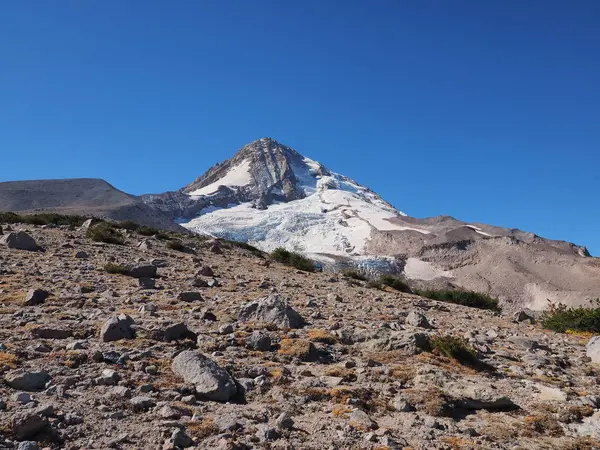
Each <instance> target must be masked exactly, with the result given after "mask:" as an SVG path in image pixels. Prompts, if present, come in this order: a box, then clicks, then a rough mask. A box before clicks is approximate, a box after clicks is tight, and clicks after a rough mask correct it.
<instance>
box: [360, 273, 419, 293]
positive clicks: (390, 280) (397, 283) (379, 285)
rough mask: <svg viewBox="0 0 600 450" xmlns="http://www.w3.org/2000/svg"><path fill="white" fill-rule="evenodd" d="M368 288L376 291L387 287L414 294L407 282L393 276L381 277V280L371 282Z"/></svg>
mask: <svg viewBox="0 0 600 450" xmlns="http://www.w3.org/2000/svg"><path fill="white" fill-rule="evenodd" d="M367 286H369V287H371V288H375V289H383V288H384V287H385V286H388V287H391V288H392V289H395V290H397V291H400V292H407V293H410V292H412V289H411V288H410V286H409V285H408V283H407V282H406V281H404V280H403V279H402V278H399V277H395V276H393V275H381V276H380V277H379V278H377V279H375V280H371V281H369V283H368V284H367Z"/></svg>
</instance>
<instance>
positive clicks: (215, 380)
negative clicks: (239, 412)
mask: <svg viewBox="0 0 600 450" xmlns="http://www.w3.org/2000/svg"><path fill="white" fill-rule="evenodd" d="M171 369H172V370H173V373H175V374H176V375H179V376H180V377H182V378H183V380H184V381H185V382H186V383H190V384H193V385H195V386H196V392H197V393H198V394H200V395H202V396H203V397H206V398H207V399H209V400H214V401H218V402H226V401H228V400H229V399H231V398H232V397H233V396H234V395H236V393H237V386H236V384H235V381H234V380H233V378H231V375H229V373H228V372H227V371H226V370H225V369H223V368H222V367H221V366H219V365H218V364H217V363H216V362H215V361H213V360H212V359H210V358H208V357H206V356H204V355H203V354H201V353H198V352H195V351H192V350H186V351H184V352H181V353H180V354H179V355H177V356H176V357H175V359H173V363H172V365H171Z"/></svg>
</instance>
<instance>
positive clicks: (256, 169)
mask: <svg viewBox="0 0 600 450" xmlns="http://www.w3.org/2000/svg"><path fill="white" fill-rule="evenodd" d="M183 192H184V193H186V194H187V195H188V196H189V197H190V198H191V199H193V200H196V201H202V202H204V204H205V206H204V208H202V209H201V210H200V211H199V212H198V214H197V216H196V217H195V218H193V219H191V220H189V221H187V222H183V223H182V225H183V226H185V227H187V228H189V229H191V230H194V231H198V232H203V233H209V234H212V235H216V236H220V237H225V238H228V239H235V240H240V241H244V242H250V243H252V244H254V245H257V246H259V247H261V248H263V249H265V250H272V249H273V248H275V247H280V246H283V247H287V248H291V249H295V250H298V251H303V252H306V253H310V254H331V255H355V256H356V255H362V254H365V252H366V245H367V243H368V241H369V239H370V237H371V234H372V232H374V231H394V230H405V229H406V227H405V226H400V225H398V224H397V223H394V219H397V218H400V217H402V216H404V215H405V214H404V213H402V212H400V211H398V210H396V209H395V208H394V207H393V206H392V205H390V204H389V203H387V202H385V201H384V200H383V199H382V198H381V197H379V195H377V194H376V193H375V192H373V191H371V190H370V189H368V188H366V187H364V186H361V185H360V184H358V183H357V182H356V181H354V180H352V179H351V178H348V177H346V176H344V175H340V174H338V173H335V172H332V171H330V170H329V169H327V168H326V167H325V166H323V165H322V164H320V163H318V162H317V161H314V160H312V159H310V158H307V157H305V156H302V155H301V154H300V153H298V152H297V151H295V150H293V149H291V148H290V147H287V146H285V145H282V144H280V143H278V142H277V141H275V140H273V139H270V138H262V139H259V140H257V141H254V142H252V143H250V144H248V145H246V146H245V147H243V148H242V149H241V150H240V151H239V152H238V153H237V154H236V155H235V156H234V157H233V158H231V159H229V160H227V161H225V162H223V163H222V164H217V165H216V166H214V167H212V168H211V169H210V170H209V171H208V172H207V173H206V174H204V175H203V176H202V177H200V178H198V179H197V180H196V181H194V182H193V183H192V184H190V185H189V186H187V187H185V188H184V189H183ZM416 231H421V230H416ZM421 232H422V233H427V232H426V231H425V230H422V231H421Z"/></svg>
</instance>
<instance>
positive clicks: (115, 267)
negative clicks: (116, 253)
mask: <svg viewBox="0 0 600 450" xmlns="http://www.w3.org/2000/svg"><path fill="white" fill-rule="evenodd" d="M104 270H106V271H107V272H108V273H112V274H118V275H127V273H128V272H129V268H128V267H125V266H121V265H119V264H115V263H108V264H105V265H104Z"/></svg>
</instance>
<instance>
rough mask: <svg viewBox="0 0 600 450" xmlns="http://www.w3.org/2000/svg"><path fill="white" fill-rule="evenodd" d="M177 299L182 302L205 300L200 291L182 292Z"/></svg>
mask: <svg viewBox="0 0 600 450" xmlns="http://www.w3.org/2000/svg"><path fill="white" fill-rule="evenodd" d="M177 300H180V301H182V302H201V301H202V300H204V299H203V298H202V294H201V293H200V292H180V293H179V295H178V296H177Z"/></svg>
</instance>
